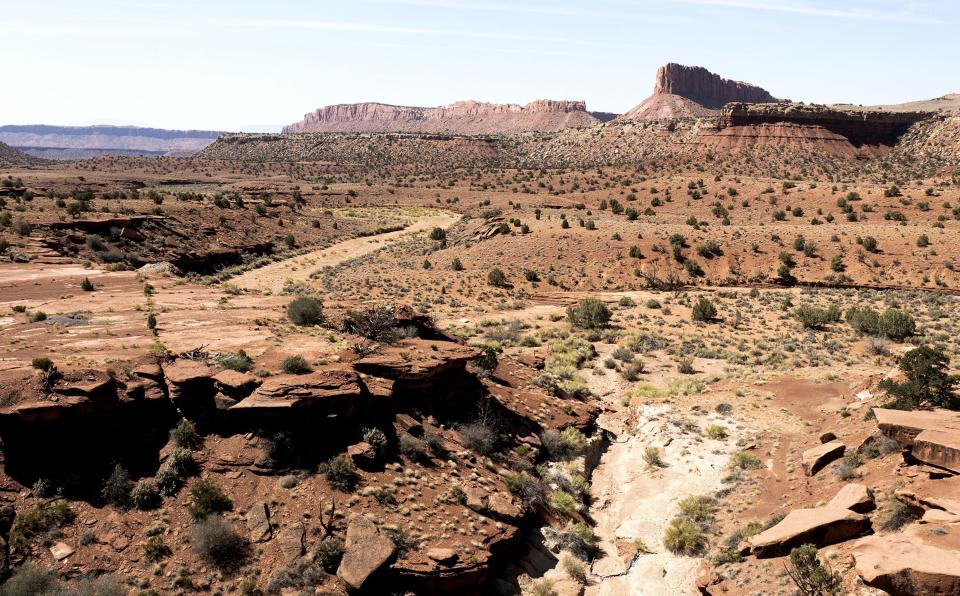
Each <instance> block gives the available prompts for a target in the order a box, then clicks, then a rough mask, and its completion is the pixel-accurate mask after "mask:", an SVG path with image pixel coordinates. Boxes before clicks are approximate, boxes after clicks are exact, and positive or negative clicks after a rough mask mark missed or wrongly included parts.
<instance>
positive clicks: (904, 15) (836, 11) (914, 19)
mask: <svg viewBox="0 0 960 596" xmlns="http://www.w3.org/2000/svg"><path fill="white" fill-rule="evenodd" d="M670 1H672V2H674V3H676V4H694V5H697V6H717V7H723V8H740V9H745V10H762V11H767V12H783V13H790V14H800V15H808V16H816V17H826V18H834V19H854V20H860V21H887V22H891V23H904V24H911V25H940V24H943V21H942V20H940V19H936V18H933V17H928V16H923V15H917V14H914V13H908V12H883V11H875V10H862V9H842V8H825V7H820V6H811V5H808V4H789V3H782V2H756V1H751V0H670Z"/></svg>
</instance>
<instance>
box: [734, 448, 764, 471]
mask: <svg viewBox="0 0 960 596" xmlns="http://www.w3.org/2000/svg"><path fill="white" fill-rule="evenodd" d="M730 467H731V468H738V469H741V470H755V469H757V468H762V467H763V462H761V461H760V458H759V457H757V456H756V455H753V454H751V453H747V452H746V451H738V452H737V453H734V454H733V455H732V456H731V457H730Z"/></svg>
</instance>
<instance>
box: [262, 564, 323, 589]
mask: <svg viewBox="0 0 960 596" xmlns="http://www.w3.org/2000/svg"><path fill="white" fill-rule="evenodd" d="M334 571H335V570H334ZM328 577H329V576H328V575H327V573H326V572H325V571H324V570H323V568H322V567H321V566H320V565H318V564H317V562H315V561H311V560H309V559H307V558H300V559H297V560H296V561H294V562H293V563H290V564H289V565H287V566H286V567H281V568H279V569H277V570H275V571H274V572H273V573H272V574H270V579H268V580H267V586H266V592H267V594H282V593H286V591H287V590H289V589H290V588H293V591H292V593H296V594H312V593H314V588H316V587H317V586H320V585H322V584H323V583H324V582H325V581H327V579H328Z"/></svg>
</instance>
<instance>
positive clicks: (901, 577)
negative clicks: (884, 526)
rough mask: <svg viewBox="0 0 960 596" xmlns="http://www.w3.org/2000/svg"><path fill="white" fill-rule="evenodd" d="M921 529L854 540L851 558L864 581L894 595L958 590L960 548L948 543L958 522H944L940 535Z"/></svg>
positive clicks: (958, 591) (915, 527) (953, 591)
mask: <svg viewBox="0 0 960 596" xmlns="http://www.w3.org/2000/svg"><path fill="white" fill-rule="evenodd" d="M921 528H922V526H920V527H917V526H913V527H911V528H908V529H907V530H906V531H904V532H903V533H893V534H884V535H874V536H868V537H866V538H862V539H860V540H859V541H857V543H856V544H855V546H854V548H853V558H854V561H855V562H856V563H855V569H856V571H857V574H858V575H859V576H860V577H861V578H862V579H863V583H865V584H866V585H868V586H870V587H872V588H877V589H880V590H883V591H884V592H885V593H887V594H892V595H893V596H908V595H911V596H912V595H914V594H958V593H960V551H957V550H956V548H955V547H951V546H950V545H949V544H947V543H948V542H949V538H947V536H949V535H950V534H952V533H953V532H956V531H957V530H958V527H957V524H943V525H942V528H941V529H942V530H943V532H942V534H941V536H943V538H940V537H938V536H937V535H934V534H932V533H930V532H929V531H928V530H926V529H921Z"/></svg>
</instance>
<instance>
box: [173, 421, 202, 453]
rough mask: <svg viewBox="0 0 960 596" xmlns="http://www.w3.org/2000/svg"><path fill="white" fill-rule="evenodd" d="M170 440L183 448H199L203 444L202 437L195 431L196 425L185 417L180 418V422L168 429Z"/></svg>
mask: <svg viewBox="0 0 960 596" xmlns="http://www.w3.org/2000/svg"><path fill="white" fill-rule="evenodd" d="M170 440H171V441H173V444H174V445H176V446H177V447H183V448H184V449H199V448H200V447H201V446H203V437H201V436H200V433H198V432H197V425H196V424H194V423H193V422H191V421H189V420H187V419H186V418H181V419H180V422H177V425H176V426H175V427H173V428H172V429H170Z"/></svg>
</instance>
